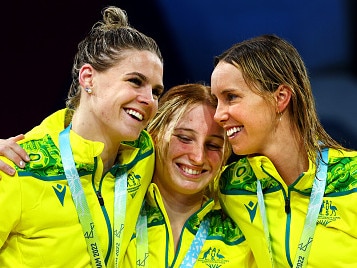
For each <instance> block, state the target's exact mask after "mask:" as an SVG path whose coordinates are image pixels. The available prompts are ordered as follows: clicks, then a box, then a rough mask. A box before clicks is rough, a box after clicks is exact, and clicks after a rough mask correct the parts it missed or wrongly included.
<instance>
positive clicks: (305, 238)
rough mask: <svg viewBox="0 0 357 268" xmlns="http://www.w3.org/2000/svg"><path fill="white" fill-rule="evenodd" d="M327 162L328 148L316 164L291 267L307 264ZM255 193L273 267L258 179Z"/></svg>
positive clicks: (301, 266) (324, 185) (320, 201)
mask: <svg viewBox="0 0 357 268" xmlns="http://www.w3.org/2000/svg"><path fill="white" fill-rule="evenodd" d="M327 163H328V149H323V150H322V159H320V161H319V163H318V164H317V173H316V177H315V179H314V182H313V186H312V190H311V196H310V201H309V206H308V210H307V215H306V218H305V224H304V229H303V231H302V234H301V237H300V243H299V245H298V249H297V252H296V256H295V261H294V266H293V267H299V268H303V267H306V265H307V260H308V257H309V254H310V249H311V244H312V240H313V237H314V233H315V229H316V222H317V218H318V216H319V211H320V208H321V205H322V199H323V196H324V192H325V187H326V180H327ZM257 195H258V204H259V207H260V211H261V216H262V219H263V226H264V233H265V237H266V239H267V242H268V250H269V253H270V258H271V260H272V266H273V267H274V262H273V256H272V250H271V240H270V235H269V229H268V220H267V216H266V210H265V204H264V196H263V191H262V188H261V185H260V181H259V180H258V181H257Z"/></svg>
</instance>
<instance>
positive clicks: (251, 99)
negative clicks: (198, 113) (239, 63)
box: [211, 61, 276, 155]
mask: <svg viewBox="0 0 357 268" xmlns="http://www.w3.org/2000/svg"><path fill="white" fill-rule="evenodd" d="M211 92H212V94H213V95H215V96H216V97H217V99H218V106H217V109H216V113H215V116H214V118H215V120H216V122H217V123H219V124H220V125H221V126H222V127H223V128H224V129H225V130H226V132H227V135H228V138H229V142H230V143H231V144H232V148H233V151H234V153H236V154H238V155H248V154H255V153H258V154H264V152H265V151H266V150H267V147H268V146H269V145H270V144H273V139H274V133H275V129H276V120H275V118H276V112H275V110H274V108H273V107H274V106H273V105H272V104H271V103H269V102H268V101H267V100H266V99H264V98H263V97H262V96H260V95H258V94H256V93H255V92H254V91H252V90H251V89H250V88H249V86H248V85H247V83H246V82H245V80H244V79H243V75H242V72H241V71H240V70H239V69H238V68H237V67H236V66H234V65H232V64H229V63H226V62H224V61H221V62H219V63H218V65H217V66H216V67H215V69H214V71H213V73H212V76H211Z"/></svg>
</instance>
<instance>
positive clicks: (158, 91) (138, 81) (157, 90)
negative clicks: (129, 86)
mask: <svg viewBox="0 0 357 268" xmlns="http://www.w3.org/2000/svg"><path fill="white" fill-rule="evenodd" d="M129 81H130V82H131V83H133V84H135V85H136V86H141V85H142V84H143V81H142V80H141V79H139V78H131V79H129ZM162 93H163V90H162V89H160V88H153V89H152V94H153V96H155V97H156V99H158V98H160V96H161V95H162Z"/></svg>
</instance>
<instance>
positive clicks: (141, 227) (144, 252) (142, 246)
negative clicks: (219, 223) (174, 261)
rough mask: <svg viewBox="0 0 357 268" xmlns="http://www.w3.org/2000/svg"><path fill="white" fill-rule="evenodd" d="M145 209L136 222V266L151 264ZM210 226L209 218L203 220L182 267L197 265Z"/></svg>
mask: <svg viewBox="0 0 357 268" xmlns="http://www.w3.org/2000/svg"><path fill="white" fill-rule="evenodd" d="M143 211H144V208H142V212H141V213H140V215H139V218H138V222H137V224H136V243H137V249H136V252H137V253H136V254H137V255H136V256H137V257H136V259H137V260H136V267H148V265H149V263H148V261H147V258H148V256H149V253H148V252H149V251H148V228H147V216H146V214H145V212H143ZM209 226H210V224H209V221H208V220H207V219H206V220H204V221H202V222H201V224H200V227H199V229H198V231H197V233H196V235H195V238H194V240H193V241H192V243H191V246H190V248H189V250H188V252H187V253H186V256H185V258H184V260H183V261H182V263H181V265H180V268H186V267H193V266H194V265H195V263H196V260H197V257H198V255H199V254H200V252H201V249H202V246H203V244H204V242H205V241H206V238H207V235H208V231H209Z"/></svg>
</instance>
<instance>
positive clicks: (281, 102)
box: [274, 85, 292, 113]
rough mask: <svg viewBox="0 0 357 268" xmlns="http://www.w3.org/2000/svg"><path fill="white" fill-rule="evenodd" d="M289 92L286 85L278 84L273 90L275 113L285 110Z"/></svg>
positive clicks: (290, 92)
mask: <svg viewBox="0 0 357 268" xmlns="http://www.w3.org/2000/svg"><path fill="white" fill-rule="evenodd" d="M291 94H292V91H291V88H290V87H289V86H287V85H280V86H279V87H278V89H277V90H276V91H275V92H274V97H275V100H276V106H277V113H283V112H284V111H285V109H286V107H287V106H288V105H289V102H290V99H291Z"/></svg>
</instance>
